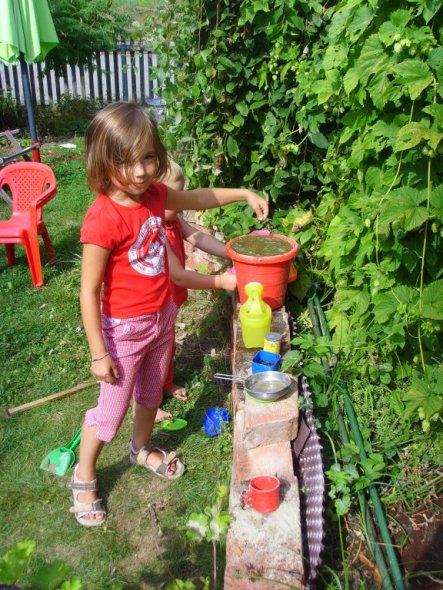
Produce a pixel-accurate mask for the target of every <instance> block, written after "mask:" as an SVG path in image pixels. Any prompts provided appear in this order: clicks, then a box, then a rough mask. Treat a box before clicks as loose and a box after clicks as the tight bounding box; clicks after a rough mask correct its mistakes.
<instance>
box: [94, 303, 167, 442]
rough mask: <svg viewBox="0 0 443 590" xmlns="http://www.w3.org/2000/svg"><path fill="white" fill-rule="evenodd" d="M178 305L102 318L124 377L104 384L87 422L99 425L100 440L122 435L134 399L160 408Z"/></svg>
mask: <svg viewBox="0 0 443 590" xmlns="http://www.w3.org/2000/svg"><path fill="white" fill-rule="evenodd" d="M176 315H177V306H176V304H175V303H174V302H173V301H172V300H171V301H170V302H169V303H168V304H167V305H166V306H165V307H164V308H163V309H162V310H160V311H159V312H157V313H152V314H147V315H143V316H139V317H136V318H128V319H115V318H110V317H108V316H105V315H102V330H103V337H104V340H105V344H106V347H107V350H108V351H109V352H110V353H111V356H112V358H113V359H114V362H115V363H116V365H117V367H118V371H119V375H120V378H119V380H118V382H117V383H116V384H115V385H111V384H109V383H103V382H102V383H101V384H100V396H99V398H98V402H97V405H96V407H95V408H92V409H90V410H88V411H87V412H86V415H85V422H86V424H87V425H88V426H96V429H97V430H96V435H97V438H98V439H99V440H101V441H104V442H109V441H111V440H112V439H113V438H114V437H115V435H116V434H117V432H118V429H119V428H120V425H121V423H122V422H123V419H124V417H125V415H126V412H127V411H128V407H129V404H130V402H131V399H132V397H133V396H134V398H135V400H136V401H137V402H138V403H139V404H141V405H142V406H145V407H146V408H158V407H159V406H160V404H161V402H162V398H163V384H164V382H165V379H166V374H167V371H168V368H169V361H170V357H171V351H172V341H173V338H174V322H175V318H176Z"/></svg>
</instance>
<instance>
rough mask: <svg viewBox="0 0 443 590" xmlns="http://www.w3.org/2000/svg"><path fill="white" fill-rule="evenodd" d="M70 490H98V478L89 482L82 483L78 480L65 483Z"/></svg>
mask: <svg viewBox="0 0 443 590" xmlns="http://www.w3.org/2000/svg"><path fill="white" fill-rule="evenodd" d="M65 487H66V488H67V489H68V490H76V491H77V492H96V491H97V489H98V488H97V480H96V479H94V481H90V482H89V483H80V482H76V481H70V482H68V483H67V484H65Z"/></svg>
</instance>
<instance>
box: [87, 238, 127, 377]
mask: <svg viewBox="0 0 443 590" xmlns="http://www.w3.org/2000/svg"><path fill="white" fill-rule="evenodd" d="M108 257H109V250H107V249H106V248H102V247H101V246H96V245H94V244H85V245H84V246H83V257H82V274H81V286H80V307H81V312H82V319H83V326H84V328H85V332H86V338H87V339H88V344H89V350H90V352H91V372H92V374H93V375H94V377H96V379H98V380H99V381H106V382H107V383H115V382H116V381H117V379H118V370H117V367H116V365H115V363H114V360H113V359H112V357H111V355H110V354H109V353H108V350H107V349H106V346H105V342H104V340H103V334H102V324H101V315H100V290H101V287H102V283H103V275H104V272H105V267H106V263H107V261H108Z"/></svg>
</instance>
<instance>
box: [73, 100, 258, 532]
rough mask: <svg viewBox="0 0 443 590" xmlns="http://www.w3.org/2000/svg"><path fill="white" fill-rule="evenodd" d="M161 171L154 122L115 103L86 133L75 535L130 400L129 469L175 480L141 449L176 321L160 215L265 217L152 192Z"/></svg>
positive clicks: (215, 201) (99, 513)
mask: <svg viewBox="0 0 443 590" xmlns="http://www.w3.org/2000/svg"><path fill="white" fill-rule="evenodd" d="M167 167H168V159H167V154H166V150H165V147H164V146H163V144H162V143H161V140H160V138H159V135H158V131H157V127H156V124H155V121H154V119H153V118H152V117H151V116H150V115H149V113H148V112H147V111H146V110H145V109H144V108H143V107H142V106H140V105H136V104H133V103H123V102H119V103H114V104H112V105H109V106H107V107H105V108H104V109H102V110H101V111H100V112H99V113H98V114H97V115H96V116H95V117H94V119H93V121H92V122H91V124H90V125H89V128H88V131H87V133H86V171H87V179H88V183H89V186H90V188H91V189H92V190H94V191H95V192H97V193H98V196H97V198H96V200H95V201H94V202H93V204H92V205H91V206H90V208H89V209H88V211H87V213H86V217H85V221H84V224H83V226H82V230H81V242H82V243H83V257H82V270H81V292H80V305H81V311H82V318H83V325H84V328H85V332H86V337H87V340H88V344H89V349H90V353H91V371H92V374H93V375H94V377H95V378H96V379H97V380H98V381H100V382H101V387H100V396H99V399H98V403H97V406H96V407H94V408H92V409H90V410H88V411H87V412H86V415H85V420H84V423H83V428H82V436H81V443H80V459H79V463H78V464H77V465H76V466H75V468H74V472H73V476H72V480H71V482H70V483H69V484H67V487H69V488H70V489H72V490H73V497H74V506H73V507H72V508H71V512H72V513H74V514H75V517H76V519H77V521H78V522H79V523H80V524H81V525H83V526H88V527H89V526H98V525H101V524H103V523H104V522H105V518H106V512H105V509H104V506H103V503H102V502H101V500H100V499H97V481H96V463H97V459H98V457H99V455H100V452H101V450H102V448H103V446H104V443H105V442H109V441H111V440H112V439H113V438H114V437H115V435H116V433H117V431H118V429H119V428H120V425H121V423H122V421H123V418H124V417H125V415H126V413H127V409H128V406H129V404H130V401H131V398H132V395H133V394H134V399H135V413H134V421H133V432H132V440H131V442H130V445H129V446H130V455H129V459H130V462H131V463H132V464H134V465H140V466H142V467H145V468H147V469H150V470H151V471H153V472H154V473H155V474H157V475H159V476H160V477H163V478H166V479H176V478H177V477H180V476H181V475H182V474H183V471H184V466H183V464H182V463H181V461H180V460H179V459H178V458H177V456H176V455H175V453H169V454H167V453H166V452H165V451H163V450H162V449H160V448H159V447H157V446H155V445H153V444H152V443H150V442H149V441H150V438H151V432H152V427H153V425H154V420H155V415H156V413H157V409H158V407H159V405H160V403H161V400H162V394H163V383H164V381H165V377H166V371H167V368H168V364H169V359H170V354H171V341H172V338H173V326H174V320H175V316H176V313H177V306H176V305H175V303H174V302H173V301H172V299H171V295H170V287H169V269H168V258H167V254H166V236H165V229H164V221H165V208H168V209H172V210H174V211H178V210H183V209H194V210H201V209H209V208H214V207H220V206H223V205H227V204H228V203H233V202H236V201H243V200H244V201H246V202H247V203H248V204H249V205H250V206H251V207H252V209H253V210H254V211H255V212H256V214H257V215H258V217H259V219H265V218H266V216H267V214H268V204H267V202H266V201H265V200H264V199H263V198H262V197H260V196H258V195H256V194H255V193H253V192H252V191H250V190H247V189H242V188H240V189H225V188H205V189H195V190H191V191H180V190H174V189H170V188H168V187H167V186H166V185H164V184H162V183H157V182H156V180H157V179H159V178H161V177H162V176H163V175H164V174H165V173H166V172H167Z"/></svg>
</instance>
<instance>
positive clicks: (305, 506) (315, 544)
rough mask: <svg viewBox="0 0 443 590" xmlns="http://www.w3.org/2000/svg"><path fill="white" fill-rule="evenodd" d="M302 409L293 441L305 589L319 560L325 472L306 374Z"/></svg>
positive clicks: (308, 588)
mask: <svg viewBox="0 0 443 590" xmlns="http://www.w3.org/2000/svg"><path fill="white" fill-rule="evenodd" d="M299 391H300V394H301V395H302V396H303V400H304V404H303V405H304V407H305V409H304V410H301V411H300V422H299V431H298V435H297V438H296V439H295V441H294V442H293V451H294V454H295V464H296V473H297V476H298V478H299V484H300V512H301V514H300V516H301V519H300V520H301V529H302V543H303V554H304V557H305V559H304V566H305V580H306V585H305V588H306V590H311V589H312V588H314V587H315V582H316V578H317V568H318V567H319V565H320V564H321V558H322V551H323V537H324V518H323V497H324V492H325V476H324V469H323V460H322V454H321V451H322V447H321V444H320V438H319V436H318V433H317V429H316V427H315V424H314V419H313V413H312V409H310V408H312V398H311V392H310V391H309V386H308V382H307V380H306V378H305V377H301V378H300V389H299Z"/></svg>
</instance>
